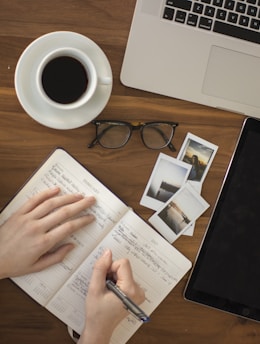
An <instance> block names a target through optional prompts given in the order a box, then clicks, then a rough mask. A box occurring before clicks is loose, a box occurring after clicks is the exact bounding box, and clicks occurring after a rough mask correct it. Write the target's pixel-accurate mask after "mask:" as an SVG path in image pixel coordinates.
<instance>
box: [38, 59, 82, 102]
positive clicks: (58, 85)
mask: <svg viewBox="0 0 260 344" xmlns="http://www.w3.org/2000/svg"><path fill="white" fill-rule="evenodd" d="M42 86H43V89H44V91H45V93H46V94H47V95H48V96H49V97H50V98H51V99H52V100H54V101H55V102H57V103H61V104H69V103H73V102H75V101H76V100H78V99H79V98H80V97H81V96H82V94H83V93H84V92H85V91H86V89H87V86H88V76H87V73H86V70H85V68H84V67H83V65H82V64H81V63H80V62H79V61H78V60H76V59H75V58H73V57H70V56H59V57H56V58H54V59H53V60H51V61H50V62H48V63H47V65H46V66H45V67H44V69H43V72H42Z"/></svg>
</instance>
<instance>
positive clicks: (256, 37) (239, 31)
mask: <svg viewBox="0 0 260 344" xmlns="http://www.w3.org/2000/svg"><path fill="white" fill-rule="evenodd" d="M213 31H214V32H216V33H221V34H224V35H226V36H231V37H235V38H240V39H243V40H245V41H248V42H253V43H258V44H259V43H260V33H259V32H257V31H252V30H248V29H246V28H241V27H238V26H234V25H231V24H227V23H224V22H220V21H218V20H216V21H215V23H214V26H213Z"/></svg>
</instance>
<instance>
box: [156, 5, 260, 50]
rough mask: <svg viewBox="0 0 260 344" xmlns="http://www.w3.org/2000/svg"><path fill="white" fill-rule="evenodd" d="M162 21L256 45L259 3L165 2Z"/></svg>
mask: <svg viewBox="0 0 260 344" xmlns="http://www.w3.org/2000/svg"><path fill="white" fill-rule="evenodd" d="M163 18H164V19H166V20H170V21H175V22H178V23H181V24H184V25H188V26H191V27H197V28H200V29H202V30H208V31H213V32H217V33H220V34H224V35H227V36H231V37H236V38H240V39H243V40H246V41H249V42H254V43H260V0H239V1H234V0H195V1H194V0H166V1H165V8H164V12H163Z"/></svg>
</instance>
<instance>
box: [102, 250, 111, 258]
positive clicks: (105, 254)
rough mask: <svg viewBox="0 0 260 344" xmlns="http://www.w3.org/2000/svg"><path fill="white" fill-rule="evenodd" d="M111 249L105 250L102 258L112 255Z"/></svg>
mask: <svg viewBox="0 0 260 344" xmlns="http://www.w3.org/2000/svg"><path fill="white" fill-rule="evenodd" d="M110 252H111V251H110V249H108V248H107V249H105V251H104V252H103V254H102V257H107V256H108V255H109V254H110Z"/></svg>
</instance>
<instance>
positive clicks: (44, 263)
mask: <svg viewBox="0 0 260 344" xmlns="http://www.w3.org/2000/svg"><path fill="white" fill-rule="evenodd" d="M73 248H74V245H73V244H65V245H62V246H60V247H59V248H58V249H57V250H55V251H54V252H48V253H46V254H44V255H43V256H41V258H40V259H39V260H37V262H36V263H35V264H34V265H33V266H32V271H31V272H35V271H41V270H43V269H46V268H48V267H49V266H52V265H54V264H57V263H60V262H61V261H63V259H64V258H65V256H66V255H67V254H68V253H69V252H70V251H71V250H73Z"/></svg>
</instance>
